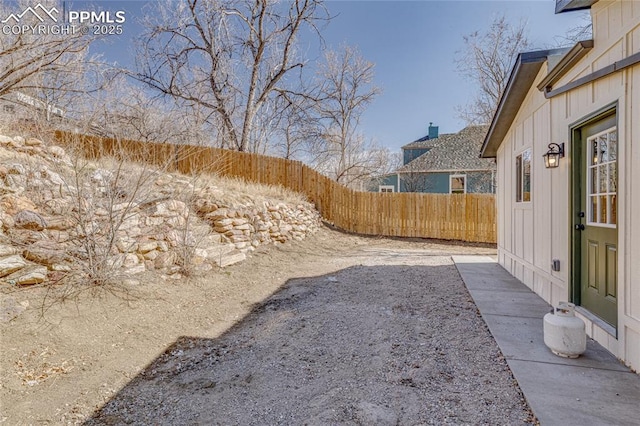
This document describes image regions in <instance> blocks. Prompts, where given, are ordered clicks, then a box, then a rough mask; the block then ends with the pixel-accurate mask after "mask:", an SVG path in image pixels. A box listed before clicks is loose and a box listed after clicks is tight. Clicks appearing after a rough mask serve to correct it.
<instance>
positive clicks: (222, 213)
mask: <svg viewBox="0 0 640 426" xmlns="http://www.w3.org/2000/svg"><path fill="white" fill-rule="evenodd" d="M204 217H205V219H207V220H209V221H211V222H215V221H216V220H222V219H227V218H229V210H228V209H218V210H215V211H213V212H211V213H208V214H206V215H205V216H204Z"/></svg>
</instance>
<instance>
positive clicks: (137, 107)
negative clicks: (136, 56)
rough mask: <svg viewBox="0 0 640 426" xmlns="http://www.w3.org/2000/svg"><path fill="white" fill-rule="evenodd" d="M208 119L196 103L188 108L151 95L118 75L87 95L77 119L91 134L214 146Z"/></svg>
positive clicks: (144, 140) (145, 140) (143, 140)
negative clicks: (98, 89) (103, 86)
mask: <svg viewBox="0 0 640 426" xmlns="http://www.w3.org/2000/svg"><path fill="white" fill-rule="evenodd" d="M209 113H210V112H209ZM207 118H208V117H207V116H205V115H204V114H203V111H202V110H201V108H198V107H197V106H195V107H193V108H189V109H187V108H184V107H181V106H179V105H176V104H175V103H174V102H173V101H172V100H171V99H162V98H158V97H152V96H150V94H149V93H148V91H146V90H144V88H142V87H139V86H137V85H135V84H133V82H131V81H130V80H128V79H127V78H126V77H125V76H124V75H119V76H118V77H117V78H116V79H115V80H114V81H112V82H110V84H109V85H107V86H106V87H105V89H104V90H101V91H99V92H96V93H95V94H92V96H85V99H84V111H83V113H82V114H81V115H79V118H78V120H77V122H78V123H79V124H81V125H83V126H84V127H86V128H85V130H84V131H86V132H88V133H97V134H100V135H103V136H109V137H116V138H118V139H131V140H136V141H142V142H158V143H173V144H191V145H211V143H210V142H211V130H210V129H209V123H208V120H207Z"/></svg>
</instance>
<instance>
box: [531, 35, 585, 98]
mask: <svg viewBox="0 0 640 426" xmlns="http://www.w3.org/2000/svg"><path fill="white" fill-rule="evenodd" d="M591 49H593V40H583V41H579V42H577V43H576V44H575V45H574V46H573V47H572V48H571V49H570V50H569V51H568V52H567V53H566V54H565V55H564V56H563V57H562V59H560V61H558V63H557V64H556V65H555V66H554V67H553V68H552V69H551V70H550V71H549V73H548V74H547V76H546V77H545V78H544V79H542V81H541V82H540V83H539V84H538V86H537V87H538V90H540V91H543V90H545V89H547V88H550V87H551V86H553V85H554V84H555V83H556V82H558V80H560V79H561V78H562V77H563V76H564V75H565V74H566V73H567V72H569V70H570V69H571V68H573V66H574V65H575V64H577V63H578V61H579V60H580V59H582V58H583V57H584V55H586V54H587V53H588V52H589V51H590V50H591Z"/></svg>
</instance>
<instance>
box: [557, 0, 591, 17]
mask: <svg viewBox="0 0 640 426" xmlns="http://www.w3.org/2000/svg"><path fill="white" fill-rule="evenodd" d="M597 1H598V0H556V14H558V13H563V12H571V11H573V10H582V9H589V8H591V6H593V5H594V4H595V3H596V2H597Z"/></svg>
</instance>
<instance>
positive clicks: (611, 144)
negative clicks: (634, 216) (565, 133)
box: [587, 127, 618, 228]
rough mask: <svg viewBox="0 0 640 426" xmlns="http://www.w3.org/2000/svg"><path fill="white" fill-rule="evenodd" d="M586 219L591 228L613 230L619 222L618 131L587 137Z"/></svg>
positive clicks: (613, 128)
mask: <svg viewBox="0 0 640 426" xmlns="http://www.w3.org/2000/svg"><path fill="white" fill-rule="evenodd" d="M587 149H588V155H587V216H588V224H589V225H591V226H602V227H610V228H615V226H616V223H617V219H618V205H617V191H618V163H617V159H618V131H617V128H616V127H611V128H610V129H607V130H605V131H603V132H601V133H598V134H596V135H593V136H591V137H589V138H587Z"/></svg>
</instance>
